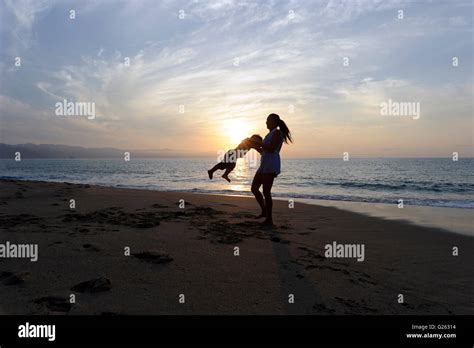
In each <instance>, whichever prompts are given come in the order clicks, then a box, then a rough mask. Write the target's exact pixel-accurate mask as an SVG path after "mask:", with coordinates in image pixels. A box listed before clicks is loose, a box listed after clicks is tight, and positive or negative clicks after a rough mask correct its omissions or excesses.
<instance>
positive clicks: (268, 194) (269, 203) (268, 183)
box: [262, 173, 275, 225]
mask: <svg viewBox="0 0 474 348" xmlns="http://www.w3.org/2000/svg"><path fill="white" fill-rule="evenodd" d="M262 176H263V182H262V184H263V196H264V197H265V208H266V213H267V214H266V215H267V218H266V219H265V221H264V223H266V224H270V225H271V224H273V218H272V209H273V199H272V186H273V180H274V179H275V175H274V174H273V173H265V174H262Z"/></svg>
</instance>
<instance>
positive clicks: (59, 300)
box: [34, 296, 72, 313]
mask: <svg viewBox="0 0 474 348" xmlns="http://www.w3.org/2000/svg"><path fill="white" fill-rule="evenodd" d="M34 303H36V304H39V305H42V306H45V307H46V308H47V309H48V310H50V311H52V312H59V313H67V312H69V311H70V310H71V307H72V304H71V303H69V302H68V301H67V299H66V298H64V297H59V296H45V297H40V298H37V299H36V300H34Z"/></svg>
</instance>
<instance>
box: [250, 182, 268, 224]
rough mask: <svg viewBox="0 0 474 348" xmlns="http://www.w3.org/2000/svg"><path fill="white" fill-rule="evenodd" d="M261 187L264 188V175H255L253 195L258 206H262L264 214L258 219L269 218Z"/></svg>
mask: <svg viewBox="0 0 474 348" xmlns="http://www.w3.org/2000/svg"><path fill="white" fill-rule="evenodd" d="M260 186H262V174H260V173H255V176H254V177H253V181H252V193H253V195H254V196H255V199H256V200H257V202H258V205H260V208H261V209H262V213H261V214H260V216H257V219H259V218H262V217H266V216H267V210H266V208H265V201H264V200H263V196H262V194H261V193H260Z"/></svg>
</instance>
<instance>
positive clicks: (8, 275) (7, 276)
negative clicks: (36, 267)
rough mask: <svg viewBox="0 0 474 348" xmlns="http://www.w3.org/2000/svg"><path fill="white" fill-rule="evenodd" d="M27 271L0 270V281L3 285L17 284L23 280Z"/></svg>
mask: <svg viewBox="0 0 474 348" xmlns="http://www.w3.org/2000/svg"><path fill="white" fill-rule="evenodd" d="M27 274H28V272H0V282H1V283H2V284H3V285H7V286H10V285H19V284H22V283H24V282H25V279H24V278H25V276H26V275H27Z"/></svg>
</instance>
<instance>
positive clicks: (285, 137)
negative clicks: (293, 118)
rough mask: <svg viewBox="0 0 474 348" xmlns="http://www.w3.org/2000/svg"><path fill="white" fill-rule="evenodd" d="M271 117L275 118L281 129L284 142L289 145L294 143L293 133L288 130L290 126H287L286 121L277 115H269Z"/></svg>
mask: <svg viewBox="0 0 474 348" xmlns="http://www.w3.org/2000/svg"><path fill="white" fill-rule="evenodd" d="M268 116H269V117H272V118H274V119H275V120H276V121H277V123H278V127H279V128H280V131H281V133H282V134H283V140H284V141H285V143H287V144H288V141H289V142H290V143H292V142H293V138H292V137H291V132H290V129H289V128H288V126H287V125H286V123H285V121H283V120H282V119H281V118H280V116H279V115H277V114H270V115H268Z"/></svg>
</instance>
